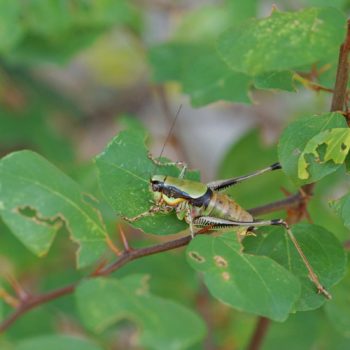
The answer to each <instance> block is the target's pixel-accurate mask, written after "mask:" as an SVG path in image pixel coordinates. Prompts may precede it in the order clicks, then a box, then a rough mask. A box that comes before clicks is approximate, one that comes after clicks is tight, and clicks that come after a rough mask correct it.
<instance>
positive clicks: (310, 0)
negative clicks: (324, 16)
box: [300, 0, 347, 9]
mask: <svg viewBox="0 0 350 350" xmlns="http://www.w3.org/2000/svg"><path fill="white" fill-rule="evenodd" d="M300 4H301V5H303V6H318V7H321V6H325V7H329V6H333V7H337V8H340V9H342V8H344V7H346V5H347V0H332V1H329V0H301V1H300Z"/></svg>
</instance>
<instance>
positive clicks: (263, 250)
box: [244, 224, 346, 311]
mask: <svg viewBox="0 0 350 350" xmlns="http://www.w3.org/2000/svg"><path fill="white" fill-rule="evenodd" d="M292 231H293V234H294V236H295V237H296V239H297V240H298V243H299V245H300V247H301V249H302V251H303V252H304V254H305V256H306V258H307V259H308V261H309V262H310V265H311V266H312V268H313V269H314V271H315V273H316V274H317V276H318V277H319V280H320V282H321V284H322V285H324V286H325V287H326V289H327V290H330V289H331V287H332V286H334V285H335V284H336V283H338V282H339V281H340V280H341V279H342V278H343V277H344V273H345V268H346V256H345V252H344V249H343V247H342V245H341V244H340V242H339V241H338V240H337V239H336V237H335V236H334V235H333V234H332V233H331V232H329V231H328V230H326V229H324V228H323V227H321V226H317V225H311V224H297V225H294V226H292ZM258 232H259V234H258V237H247V238H246V239H245V240H244V248H245V251H246V252H248V253H251V254H258V255H264V256H266V255H267V256H269V257H270V258H272V259H273V260H275V261H276V262H278V263H279V264H281V265H282V266H284V267H285V268H286V269H288V270H289V271H290V272H291V273H292V274H293V275H294V276H296V277H298V278H299V280H300V283H301V288H302V289H301V296H300V299H299V300H298V302H297V303H296V305H295V309H296V310H298V311H305V310H312V309H316V308H318V307H320V306H321V305H322V304H323V303H324V302H325V301H326V299H325V297H324V296H323V295H320V294H318V293H317V290H316V287H315V285H314V284H313V283H312V282H311V280H310V278H309V273H308V271H307V269H306V267H305V265H304V263H303V261H302V260H301V258H300V256H299V254H298V252H297V250H296V249H295V247H294V245H293V243H292V241H291V240H290V239H289V237H288V236H287V233H286V232H285V230H284V229H283V228H281V227H266V228H262V229H259V231H258Z"/></svg>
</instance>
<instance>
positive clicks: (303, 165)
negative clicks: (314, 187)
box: [298, 128, 350, 180]
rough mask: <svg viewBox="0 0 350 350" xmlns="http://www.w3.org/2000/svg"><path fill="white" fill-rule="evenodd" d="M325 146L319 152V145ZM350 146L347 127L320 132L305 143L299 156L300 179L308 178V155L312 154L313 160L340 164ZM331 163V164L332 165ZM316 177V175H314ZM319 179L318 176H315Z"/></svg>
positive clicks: (349, 130) (349, 131)
mask: <svg viewBox="0 0 350 350" xmlns="http://www.w3.org/2000/svg"><path fill="white" fill-rule="evenodd" d="M322 145H325V146H326V150H325V151H324V150H323V152H322V154H320V151H319V149H320V147H321V146H322ZM349 148H350V129H349V128H335V129H328V130H326V131H323V132H320V133H319V134H317V135H316V136H314V137H313V138H312V139H311V140H309V142H308V143H307V144H306V146H305V149H304V151H303V152H302V154H301V155H300V157H299V162H298V175H299V178H300V179H303V180H306V179H308V178H309V176H310V174H309V173H308V170H307V168H308V166H309V164H308V161H307V159H308V155H310V154H312V155H313V156H314V160H315V162H317V163H319V164H324V163H326V162H329V161H333V164H334V165H341V164H343V163H344V161H345V158H346V156H347V155H348V153H349ZM333 164H332V165H333ZM316 177H317V175H316ZM317 179H319V177H317Z"/></svg>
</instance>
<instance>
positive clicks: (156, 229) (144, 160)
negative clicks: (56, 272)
mask: <svg viewBox="0 0 350 350" xmlns="http://www.w3.org/2000/svg"><path fill="white" fill-rule="evenodd" d="M146 138H147V136H146V133H145V131H144V130H142V129H138V130H135V129H129V130H125V131H122V132H120V133H119V134H118V135H117V136H116V137H115V138H114V139H113V140H112V141H111V142H110V144H109V145H108V146H107V147H106V149H105V150H104V151H103V152H102V153H101V154H100V155H99V156H97V158H96V164H97V167H98V170H99V183H100V187H101V190H102V193H103V195H104V197H105V198H106V200H107V201H108V202H109V204H110V205H111V206H112V208H113V209H114V210H115V211H116V212H117V214H118V215H120V216H126V217H133V216H135V215H138V214H140V213H143V212H145V211H147V210H148V209H149V208H150V207H151V205H152V203H151V202H152V199H153V197H152V193H151V190H150V185H149V179H150V177H151V176H152V175H155V174H164V175H171V176H178V174H179V172H180V170H179V169H178V168H177V167H176V166H157V165H155V163H154V162H153V161H152V160H151V159H150V158H149V156H148V150H147V148H146V145H145V141H146ZM187 176H188V177H189V178H192V179H198V173H193V172H188V173H187ZM132 225H133V226H135V227H138V228H140V229H142V230H143V231H144V232H146V233H154V234H159V235H167V234H174V233H177V232H180V231H183V230H185V229H186V228H187V227H188V225H187V224H186V223H185V222H182V221H180V220H178V219H177V217H176V215H175V214H174V213H172V214H170V215H164V214H158V215H155V216H153V217H146V218H143V219H140V220H139V221H137V222H135V223H133V224H132Z"/></svg>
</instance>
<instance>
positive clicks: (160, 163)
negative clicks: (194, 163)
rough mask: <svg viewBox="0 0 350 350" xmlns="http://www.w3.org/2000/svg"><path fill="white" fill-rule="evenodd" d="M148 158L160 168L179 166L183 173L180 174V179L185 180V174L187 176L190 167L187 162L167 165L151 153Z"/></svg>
mask: <svg viewBox="0 0 350 350" xmlns="http://www.w3.org/2000/svg"><path fill="white" fill-rule="evenodd" d="M148 158H149V159H151V160H152V162H153V163H154V164H156V165H159V166H171V165H174V166H177V167H178V168H182V169H181V172H180V174H179V178H180V179H183V178H184V176H185V174H186V171H187V168H188V166H187V163H185V162H182V161H178V162H166V163H163V162H161V161H160V160H158V159H154V158H153V157H152V155H151V154H150V153H148Z"/></svg>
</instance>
